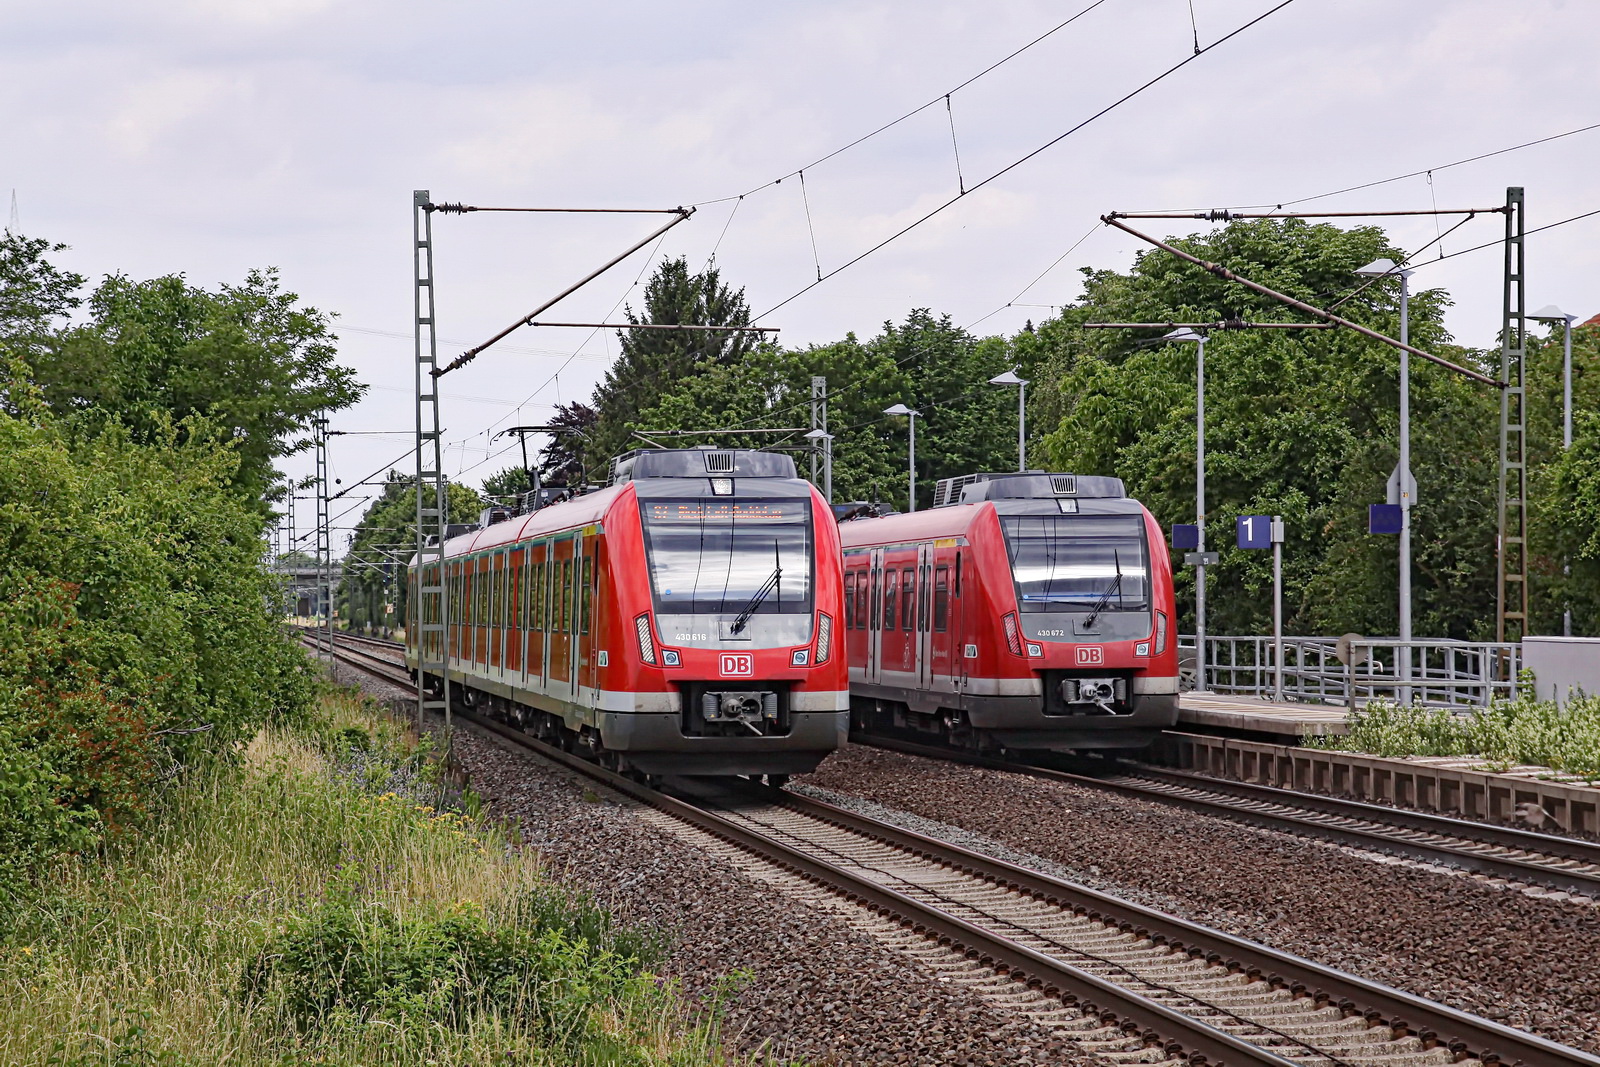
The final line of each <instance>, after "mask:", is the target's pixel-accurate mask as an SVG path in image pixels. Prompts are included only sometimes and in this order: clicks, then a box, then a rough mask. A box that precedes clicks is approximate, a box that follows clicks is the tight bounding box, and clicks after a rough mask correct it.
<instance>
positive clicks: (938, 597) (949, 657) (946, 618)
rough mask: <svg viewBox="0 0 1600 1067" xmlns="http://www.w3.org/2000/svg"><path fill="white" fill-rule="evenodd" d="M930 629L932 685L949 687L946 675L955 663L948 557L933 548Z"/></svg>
mask: <svg viewBox="0 0 1600 1067" xmlns="http://www.w3.org/2000/svg"><path fill="white" fill-rule="evenodd" d="M930 619H931V622H932V625H931V626H930V627H929V629H930V630H931V631H932V632H931V633H930V634H929V636H928V648H929V652H930V656H929V670H930V671H931V672H932V680H933V686H932V687H933V688H934V689H936V690H938V691H940V692H949V691H950V689H951V685H950V675H951V670H952V668H953V667H954V665H955V656H954V655H953V654H952V652H951V642H952V641H954V640H955V636H954V635H953V634H952V633H951V626H950V561H949V557H948V556H946V555H944V554H942V553H940V552H939V551H937V550H935V551H934V552H933V605H932V608H931V611H930Z"/></svg>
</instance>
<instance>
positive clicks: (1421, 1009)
mask: <svg viewBox="0 0 1600 1067" xmlns="http://www.w3.org/2000/svg"><path fill="white" fill-rule="evenodd" d="M341 636H343V635H341ZM335 654H336V655H338V653H337V652H336V653H335ZM357 655H358V656H360V657H362V658H363V659H365V660H370V661H373V662H374V663H376V664H385V665H387V664H390V663H392V661H387V660H384V659H383V658H382V657H379V656H376V655H374V654H372V653H366V652H357ZM339 658H340V659H343V660H345V662H347V663H350V664H351V665H352V666H356V667H358V668H359V669H361V670H363V671H366V672H368V673H370V674H373V675H375V676H377V677H380V678H384V679H385V680H391V681H392V680H395V678H396V676H397V674H396V672H393V671H391V670H383V669H380V668H379V667H377V666H372V665H369V664H368V663H364V662H361V661H360V660H357V659H355V658H354V657H347V656H339ZM401 680H402V681H407V682H408V681H409V679H405V678H403V677H402V678H401ZM462 718H463V719H464V720H466V721H468V722H470V723H472V724H473V725H474V726H477V727H478V728H479V729H482V730H484V731H486V732H488V733H490V734H491V735H493V736H494V737H496V738H499V739H500V740H501V741H502V742H503V743H509V744H511V745H513V746H515V747H518V748H522V749H526V750H529V751H532V752H535V753H538V754H539V755H542V756H545V757H546V758H548V759H551V760H553V761H555V762H558V763H560V764H562V765H563V766H566V767H568V768H570V769H572V770H575V771H577V772H579V773H581V774H583V775H585V776H587V777H589V778H591V779H593V780H596V781H599V782H601V783H603V784H605V785H607V786H608V787H610V788H612V789H615V790H616V791H618V792H621V793H624V794H625V795H627V796H629V797H632V798H633V799H635V800H638V801H640V802H641V803H645V804H648V805H650V806H652V807H654V808H656V809H658V810H661V811H663V812H665V813H667V814H669V815H672V816H674V817H677V818H680V819H682V820H684V821H685V822H688V823H690V824H691V825H693V826H695V827H697V828H699V829H701V830H703V831H705V832H707V833H710V834H712V835H713V836H716V837H718V838H719V839H721V840H724V841H728V842H729V843H731V844H734V845H736V846H737V847H739V848H741V849H744V850H747V851H750V852H753V853H755V854H757V855H760V856H762V857H763V858H765V859H767V860H769V861H771V862H774V863H776V864H778V865H779V866H780V867H783V868H784V869H787V870H789V871H792V872H794V873H797V874H799V875H800V876H802V877H804V878H806V879H807V880H809V881H812V882H814V883H817V884H819V885H823V886H825V887H827V888H829V889H830V890H832V891H834V892H837V893H839V894H840V895H842V896H844V897H845V899H846V900H848V901H850V902H851V903H855V904H859V905H861V906H863V907H867V908H869V909H871V910H873V911H875V912H877V913H878V914H880V915H885V916H887V917H889V918H890V919H892V920H894V921H897V922H899V923H900V924H901V925H902V926H905V927H907V928H910V929H912V930H913V931H914V932H916V933H918V934H921V935H923V936H925V937H928V938H931V939H936V940H938V941H939V942H940V943H941V944H946V945H949V946H951V947H952V948H953V949H954V950H956V951H959V952H963V953H965V954H966V955H967V956H968V957H969V958H975V959H977V960H979V962H981V963H983V964H985V965H988V966H992V967H993V968H994V969H995V970H996V971H998V972H999V973H1002V974H1006V975H1009V976H1010V977H1012V978H1013V979H1015V980H1017V981H1020V982H1025V983H1027V984H1028V985H1029V986H1030V987H1034V988H1039V989H1041V990H1042V991H1043V992H1044V993H1045V994H1046V995H1051V996H1059V997H1060V998H1061V999H1062V1001H1063V1003H1066V1004H1068V1005H1070V1006H1074V1007H1076V1008H1078V1009H1080V1010H1083V1011H1085V1012H1089V1013H1091V1014H1094V1013H1100V1014H1101V1015H1102V1018H1103V1019H1104V1020H1105V1021H1107V1022H1110V1021H1119V1022H1121V1023H1122V1024H1123V1026H1124V1028H1125V1029H1130V1028H1131V1029H1140V1028H1143V1031H1144V1034H1143V1035H1142V1036H1144V1037H1145V1039H1146V1040H1149V1041H1152V1042H1154V1041H1155V1040H1156V1039H1157V1036H1158V1035H1159V1036H1162V1037H1167V1038H1169V1039H1173V1040H1176V1041H1177V1042H1178V1044H1179V1045H1180V1046H1181V1047H1182V1048H1183V1049H1185V1050H1187V1051H1188V1052H1189V1054H1190V1059H1191V1061H1192V1062H1196V1063H1198V1062H1199V1057H1200V1056H1202V1055H1203V1056H1205V1057H1207V1058H1208V1059H1210V1060H1215V1061H1216V1062H1219V1063H1224V1064H1237V1063H1259V1064H1274V1065H1284V1064H1289V1063H1291V1062H1293V1061H1290V1060H1286V1059H1284V1058H1283V1057H1280V1056H1278V1055H1277V1054H1276V1053H1274V1052H1272V1051H1271V1050H1270V1049H1267V1048H1263V1047H1261V1046H1258V1045H1254V1044H1251V1043H1250V1042H1248V1041H1244V1040H1243V1039H1241V1038H1238V1037H1235V1036H1233V1035H1231V1034H1228V1033H1226V1032H1224V1031H1221V1030H1218V1029H1216V1028H1214V1027H1211V1026H1208V1025H1207V1024H1205V1023H1204V1022H1201V1021H1199V1020H1196V1019H1192V1018H1190V1017H1189V1016H1186V1015H1183V1014H1181V1013H1179V1012H1176V1011H1173V1010H1172V1009H1170V1008H1167V1007H1165V1006H1164V1005H1161V1004H1159V1003H1156V1002H1154V1001H1151V1000H1149V999H1147V998H1145V997H1142V996H1140V995H1138V994H1137V993H1133V992H1131V991H1129V990H1125V989H1122V988H1121V987H1119V986H1116V985H1115V984H1113V983H1110V982H1108V981H1106V980H1104V979H1102V978H1100V977H1098V976H1096V975H1094V974H1091V973H1089V972H1086V971H1083V970H1081V969H1079V968H1076V967H1073V966H1071V965H1070V964H1067V963H1065V962H1064V961H1062V960H1059V959H1056V958H1054V957H1051V956H1048V955H1045V954H1043V953H1039V952H1036V951H1034V950H1032V949H1030V948H1028V947H1026V946H1024V945H1019V944H1016V943H1015V942H1013V941H1011V940H1010V939H1008V938H1005V937H1003V936H1000V935H997V934H994V933H992V932H990V931H987V930H985V929H983V928H982V927H979V926H976V925H974V924H972V923H970V922H968V921H966V920H964V919H961V918H959V917H957V916H954V915H951V914H949V913H947V912H945V911H943V910H942V909H939V908H937V907H934V906H932V905H929V904H926V903H924V902H922V901H918V900H915V899H914V898H911V897H908V896H906V895H904V894H902V893H899V892H896V891H895V890H892V889H889V888H887V887H885V886H882V885H879V884H877V883H875V882H873V881H871V880H867V879H862V878H860V877H858V876H856V875H854V874H851V873H850V872H849V871H846V870H844V869H842V868H840V867H837V866H835V865H834V864H831V863H829V862H827V861H825V860H822V859H818V858H817V857H814V856H811V855H809V854H807V853H805V852H803V851H801V850H799V849H796V848H794V847H792V846H790V845H787V844H785V843H783V842H781V841H777V840H774V839H773V838H771V837H769V836H767V835H766V834H762V833H759V832H757V831H754V830H751V829H749V828H747V827H745V826H743V825H740V824H737V823H733V822H730V821H729V820H727V819H725V818H723V817H722V816H720V815H717V814H716V813H714V812H712V811H709V810H706V809H705V808H702V807H699V806H697V805H694V804H690V803H687V802H685V801H683V800H680V799H678V798H676V797H671V796H668V795H666V794H664V793H661V792H659V791H657V790H654V789H651V788H649V787H648V786H645V785H642V784H640V783H638V782H635V781H633V780H631V779H629V778H625V777H623V776H622V775H619V774H616V773H614V772H612V771H609V770H606V769H604V768H602V767H599V766H597V765H595V764H593V763H591V762H589V761H588V760H585V759H582V758H580V757H578V756H575V755H573V754H571V753H568V752H565V751H563V750H561V749H558V748H554V747H552V746H550V745H547V744H545V743H543V742H540V741H537V740H535V739H534V738H532V737H529V736H528V735H527V734H525V733H523V732H522V731H520V730H516V729H513V728H511V727H508V726H505V725H502V724H500V723H497V722H494V721H492V720H488V719H482V718H480V717H478V716H476V715H472V714H470V713H466V714H463V715H462ZM1007 769H1026V768H1010V767H1008V768H1007ZM1032 770H1047V769H1046V768H1034V769H1032ZM1052 773H1059V774H1062V775H1064V776H1065V775H1066V772H1052ZM1073 777H1077V776H1073ZM1088 781H1090V782H1091V783H1092V782H1093V780H1092V779H1089V780H1088ZM761 792H762V793H763V794H764V795H768V796H770V799H772V800H774V801H775V802H777V803H779V804H781V805H784V806H787V807H789V808H791V809H793V810H795V811H797V812H799V813H801V814H803V815H807V816H809V817H811V818H815V819H818V820H820V821H823V822H826V823H830V824H833V825H835V826H838V827H840V828H842V829H846V830H848V831H850V832H852V833H856V834H859V835H861V836H863V837H866V838H868V839H871V840H875V841H878V842H881V843H884V844H888V845H890V846H891V847H894V848H898V849H901V850H904V851H907V852H909V853H911V854H913V855H917V856H920V857H923V858H927V859H931V860H934V861H936V862H940V863H947V864H949V865H950V866H951V867H953V868H956V869H958V870H961V871H962V872H964V873H968V874H972V875H974V876H977V877H980V878H984V879H986V880H988V881H991V882H993V883H995V884H996V885H999V886H1004V887H1005V888H1007V889H1009V890H1013V891H1016V892H1021V893H1027V894H1029V895H1031V896H1033V897H1035V898H1036V899H1038V900H1042V901H1044V902H1045V903H1047V904H1049V905H1051V906H1055V907H1061V908H1064V909H1071V910H1072V911H1074V912H1075V913H1077V914H1079V915H1082V916H1084V917H1086V918H1088V919H1090V920H1091V921H1096V922H1100V923H1102V924H1105V925H1115V926H1117V927H1118V928H1119V929H1121V930H1123V931H1124V932H1129V933H1132V934H1134V935H1135V936H1139V937H1145V938H1149V939H1151V940H1153V941H1155V942H1156V943H1158V944H1163V943H1164V944H1166V945H1169V946H1170V947H1171V948H1172V949H1173V950H1174V951H1178V952H1185V953H1187V954H1188V955H1190V956H1198V957H1203V958H1205V959H1206V960H1207V962H1209V963H1213V964H1221V965H1225V966H1227V967H1229V968H1230V969H1235V970H1238V971H1241V972H1243V973H1245V974H1246V975H1247V977H1250V978H1252V979H1255V978H1262V977H1264V978H1265V979H1266V980H1267V981H1268V982H1269V983H1272V984H1274V985H1276V986H1279V987H1287V988H1288V989H1289V990H1290V991H1291V992H1292V993H1293V994H1295V995H1296V996H1310V997H1313V998H1317V999H1319V1000H1325V1001H1327V1002H1329V1003H1337V1006H1338V1008H1339V1010H1340V1011H1341V1012H1342V1013H1344V1014H1345V1015H1347V1016H1348V1015H1352V1014H1363V1015H1364V1016H1365V1017H1366V1019H1367V1021H1368V1022H1369V1024H1370V1025H1372V1026H1381V1027H1388V1028H1389V1030H1390V1032H1391V1034H1392V1035H1393V1037H1394V1038H1400V1037H1403V1036H1405V1035H1407V1034H1411V1035H1415V1036H1416V1037H1418V1038H1419V1039H1421V1040H1422V1041H1423V1043H1424V1044H1430V1045H1435V1046H1438V1045H1444V1046H1446V1047H1448V1048H1449V1049H1450V1050H1451V1052H1452V1053H1453V1054H1454V1055H1456V1056H1457V1057H1458V1058H1459V1057H1465V1056H1469V1055H1470V1056H1473V1057H1475V1058H1477V1059H1478V1060H1480V1061H1481V1062H1483V1063H1485V1064H1496V1063H1519V1062H1525V1063H1532V1064H1552V1065H1566V1064H1571V1065H1586V1067H1600V1058H1597V1057H1595V1056H1592V1055H1590V1054H1588V1053H1585V1052H1582V1051H1580V1050H1577V1049H1572V1048H1569V1047H1567V1046H1564V1045H1560V1044H1558V1043H1556V1042H1553V1041H1549V1040H1547V1039H1545V1038H1541V1037H1538V1036H1537V1035H1534V1034H1529V1033H1526V1032H1524V1031H1520V1030H1516V1029H1514V1028H1512V1027H1508V1026H1503V1025H1501V1024H1499V1023H1495V1022H1492V1021H1490V1020H1487V1019H1481V1018H1478V1017H1476V1016H1473V1015H1470V1014H1468V1013H1466V1012H1462V1011H1458V1010H1457V1009H1454V1008H1451V1007H1449V1006H1447V1005H1443V1004H1438V1003H1435V1002H1433V1001H1429V1000H1426V999H1423V998H1421V997H1417V996H1415V995H1413V994H1410V993H1406V992H1404V991H1403V990H1398V989H1394V988H1392V987H1390V986H1386V985H1383V984H1382V983H1378V982H1372V981H1369V980H1367V979H1363V978H1359V977H1356V976H1354V975H1349V974H1345V973H1342V972H1340V971H1337V970H1334V969H1332V968H1329V967H1326V966H1324V965H1322V964H1318V963H1315V962H1313V961H1311V960H1307V959H1304V958H1302V957H1299V956H1295V955H1293V954H1291V953H1286V952H1282V951H1279V950H1277V949H1272V948H1268V947H1267V946H1264V945H1259V944H1255V943H1253V942H1250V941H1247V940H1244V939H1242V938H1238V937H1235V936H1233V935H1231V934H1227V933H1223V932H1221V931H1218V930H1212V929H1209V928H1207V927H1204V926H1201V925H1199V924H1197V923H1192V922H1189V921H1187V920H1184V919H1180V918H1177V917H1175V916H1171V915H1167V914H1165V913H1162V912H1159V911H1156V910H1154V909H1151V908H1146V907H1144V906H1142V905H1139V904H1135V903H1132V902H1130V901H1125V900H1121V899H1118V898H1116V897H1113V896H1110V895H1108V894H1105V893H1102V892H1100V891H1098V890H1095V889H1091V888H1089V887H1087V886H1083V885H1078V884H1076V883H1073V882H1068V881H1066V880H1064V879H1059V878H1055V877H1052V876H1050V875H1046V874H1043V873H1041V872H1038V871H1032V870H1029V869H1027V868H1024V867H1021V866H1018V865H1016V864H1012V863H1008V862H1006V861H1004V860H1000V859H996V858H994V857H991V856H986V855H983V854H982V853H979V852H975V851H973V850H970V849H966V848H963V847H961V846H958V845H954V844H950V843H948V842H945V841H941V840H938V839H937V838H932V837H928V836H925V835H922V834H918V833H916V832H914V831H911V830H905V829H902V828H900V827H897V826H894V825H892V824H888V823H883V822H879V821H878V820H875V819H871V818H869V817H867V816H863V815H860V814H857V813H855V812H851V811H847V810H845V809H843V808H840V807H838V806H836V805H832V804H828V803H826V802H824V801H820V800H816V799H814V798H810V797H803V796H800V795H798V794H793V793H784V792H780V791H776V790H762V791H761ZM1169 1051H1170V1049H1169Z"/></svg>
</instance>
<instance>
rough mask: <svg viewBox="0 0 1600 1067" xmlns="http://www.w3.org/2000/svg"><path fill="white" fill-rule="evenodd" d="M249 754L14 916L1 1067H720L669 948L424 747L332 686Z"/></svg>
mask: <svg viewBox="0 0 1600 1067" xmlns="http://www.w3.org/2000/svg"><path fill="white" fill-rule="evenodd" d="M240 753H241V758H240V759H239V760H238V761H234V762H227V761H221V762H217V763H213V764H210V765H208V767H207V768H206V770H205V772H204V773H196V774H192V775H190V776H188V777H187V778H186V779H185V780H184V781H183V782H182V783H181V784H177V785H175V786H174V787H173V788H172V790H171V791H170V793H169V794H167V795H166V797H165V798H164V801H163V811H162V817H161V818H160V819H157V820H153V821H152V822H151V823H150V828H149V830H148V831H147V832H143V833H139V834H133V835H127V836H124V837H122V838H119V839H118V840H117V841H116V842H114V843H113V844H112V846H111V847H109V848H107V849H106V850H104V851H103V852H102V853H87V854H84V855H82V856H79V857H78V858H76V859H74V860H72V861H70V862H67V863H66V864H64V865H63V866H62V867H61V868H60V869H59V871H58V872H57V873H56V875H55V880H56V882H57V886H56V889H57V891H56V892H55V893H54V894H52V895H51V896H50V897H49V898H47V899H41V900H36V901H35V902H34V903H32V904H31V905H30V906H29V907H28V908H27V909H25V910H24V911H22V912H21V913H20V914H19V915H18V916H17V917H16V921H15V924H14V926H13V928H12V930H11V931H10V937H9V939H8V943H6V944H5V945H4V946H3V947H0V1062H5V1063H16V1064H40V1065H43V1064H46V1063H50V1064H71V1065H74V1067H79V1065H82V1067H87V1065H90V1064H93V1065H101V1064H106V1065H111V1064H171V1065H185V1064H198V1063H220V1062H228V1063H233V1064H240V1065H251V1064H287V1063H311V1062H329V1063H348V1064H357V1063H359V1064H363V1065H366V1064H396V1065H400V1064H405V1065H412V1064H419V1063H433V1064H438V1065H446V1067H448V1065H456V1064H463V1065H465V1064H530V1065H531V1064H556V1063H560V1064H641V1065H644V1064H688V1063H695V1064H700V1063H715V1062H722V1059H721V1056H720V1053H719V1052H718V1051H717V1049H718V1045H717V1034H716V1031H715V1029H714V1027H713V1026H712V1025H710V1024H699V1025H696V1024H694V1023H691V1022H689V1021H687V1018H688V1017H687V1014H686V1009H687V1007H688V1005H687V1004H686V1003H685V1001H684V1000H683V999H682V998H681V996H680V995H679V993H678V991H677V989H676V987H675V986H674V985H673V984H672V983H670V982H667V981H664V980H662V979H660V978H658V977H657V976H655V975H654V974H653V973H652V972H651V970H650V967H651V966H652V964H653V962H654V961H655V959H656V957H657V955H658V953H659V946H658V944H657V943H656V942H655V941H654V940H653V939H652V938H650V937H648V936H642V935H640V934H638V933H635V932H633V931H630V930H627V929H622V928H619V927H617V926H616V925H615V924H614V923H613V922H612V920H611V918H610V916H609V915H608V914H607V913H606V912H604V911H602V910H600V909H598V908H596V907H595V906H594V905H592V904H590V903H589V902H587V901H585V900H583V899H581V898H576V897H573V896H571V895H569V894H568V893H567V891H565V890H563V889H559V888H556V887H553V886H552V885H551V884H550V883H548V882H546V881H544V880H542V879H541V877H540V875H539V873H538V871H537V870H536V869H535V867H534V866H533V863H532V862H531V861H530V860H529V859H528V858H526V857H525V855H524V854H523V853H522V852H520V851H519V850H518V849H516V848H515V847H514V844H515V843H514V841H513V840H512V839H511V838H510V837H509V836H508V833H507V832H506V831H504V830H501V829H499V828H497V827H495V826H493V825H491V824H489V823H487V822H485V821H483V820H482V819H480V818H478V817H475V816H474V815H473V814H472V805H471V804H470V803H469V804H461V803H457V802H455V801H454V800H453V798H452V795H451V794H450V792H449V790H448V789H446V788H445V785H444V783H443V782H442V780H441V777H440V775H439V773H438V770H437V767H438V764H437V762H435V761H432V760H431V759H430V758H429V751H428V747H427V745H426V743H425V741H419V740H418V739H417V738H416V737H415V735H414V734H411V733H410V732H409V731H407V730H405V729H404V728H402V727H401V726H400V725H398V724H396V723H394V722H393V721H392V720H389V719H387V718H386V717H384V716H382V715H381V714H379V713H376V712H375V710H374V709H372V708H371V707H370V706H363V705H362V703H361V702H360V701H359V700H357V699H356V698H354V697H353V696H350V695H346V694H336V695H332V696H329V697H328V698H326V699H325V700H324V701H323V703H322V707H321V711H320V713H319V714H318V715H317V716H316V717H315V718H314V719H312V720H311V721H310V722H308V723H306V724H304V725H303V726H302V728H301V729H299V730H294V731H291V730H287V729H284V728H282V727H277V726H274V727H269V728H267V729H265V730H263V731H261V732H260V733H259V734H257V735H256V736H255V737H254V738H252V739H251V740H250V741H249V742H248V743H247V744H245V745H243V746H242V747H241V749H240ZM468 799H470V798H468Z"/></svg>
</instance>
